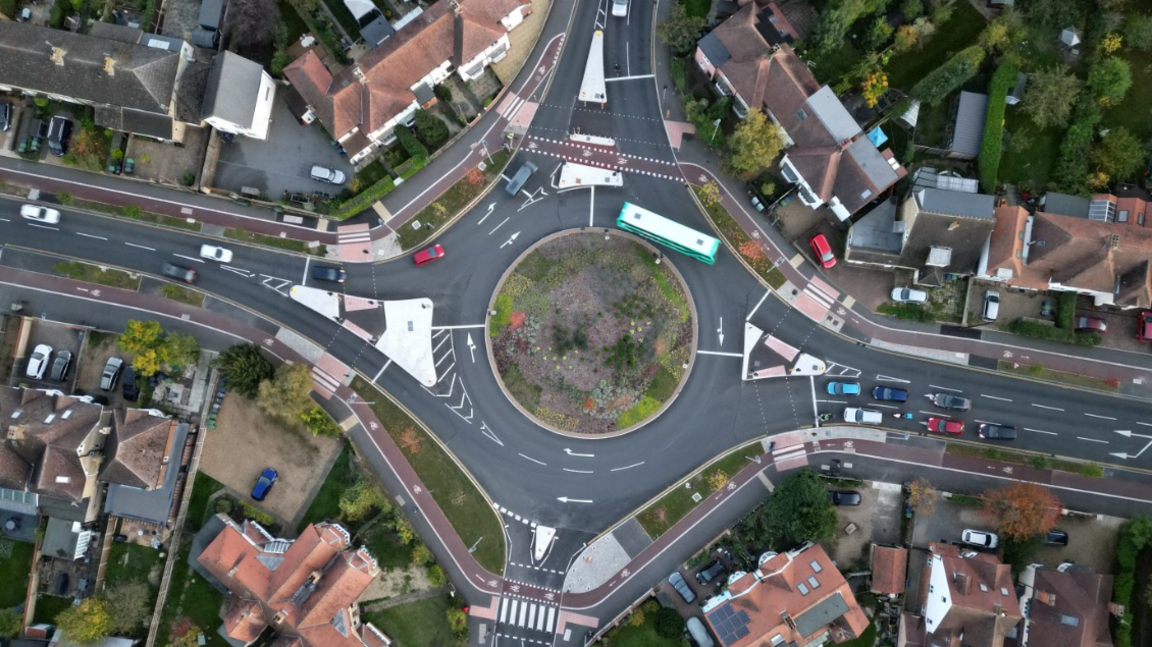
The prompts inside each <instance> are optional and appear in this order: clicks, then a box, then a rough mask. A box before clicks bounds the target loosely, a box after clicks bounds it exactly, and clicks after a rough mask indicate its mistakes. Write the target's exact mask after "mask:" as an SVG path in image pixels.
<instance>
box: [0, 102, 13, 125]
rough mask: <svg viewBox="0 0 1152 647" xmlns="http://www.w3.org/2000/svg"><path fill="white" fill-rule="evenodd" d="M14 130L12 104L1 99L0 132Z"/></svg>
mask: <svg viewBox="0 0 1152 647" xmlns="http://www.w3.org/2000/svg"><path fill="white" fill-rule="evenodd" d="M5 130H12V104H10V103H8V102H7V101H0V132H2V131H5Z"/></svg>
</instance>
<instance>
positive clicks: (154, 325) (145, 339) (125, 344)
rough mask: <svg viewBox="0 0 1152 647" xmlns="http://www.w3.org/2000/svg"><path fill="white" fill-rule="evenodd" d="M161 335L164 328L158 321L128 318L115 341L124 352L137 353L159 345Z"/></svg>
mask: <svg viewBox="0 0 1152 647" xmlns="http://www.w3.org/2000/svg"><path fill="white" fill-rule="evenodd" d="M163 336H164V328H163V327H161V326H160V322H159V321H137V320H135V319H129V320H128V324H127V325H126V326H124V332H123V333H121V334H120V337H118V338H117V339H116V343H117V344H119V346H120V350H122V351H124V352H125V353H139V352H142V351H145V350H148V349H149V348H155V347H156V346H159V345H160V341H161V339H162V338H163Z"/></svg>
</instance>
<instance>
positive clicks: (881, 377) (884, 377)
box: [876, 375, 912, 384]
mask: <svg viewBox="0 0 1152 647" xmlns="http://www.w3.org/2000/svg"><path fill="white" fill-rule="evenodd" d="M876 379H877V380H880V381H881V382H899V383H900V384H911V383H912V380H903V379H900V378H898V377H892V376H890V375H877V376H876Z"/></svg>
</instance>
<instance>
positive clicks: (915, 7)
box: [900, 0, 924, 22]
mask: <svg viewBox="0 0 1152 647" xmlns="http://www.w3.org/2000/svg"><path fill="white" fill-rule="evenodd" d="M900 13H901V14H903V15H904V22H912V21H913V20H916V19H917V18H919V17H920V16H922V15H924V0H903V2H901V3H900Z"/></svg>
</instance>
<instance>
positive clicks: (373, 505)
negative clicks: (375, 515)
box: [339, 473, 392, 523]
mask: <svg viewBox="0 0 1152 647" xmlns="http://www.w3.org/2000/svg"><path fill="white" fill-rule="evenodd" d="M339 506H340V520H341V521H347V522H350V523H351V522H356V521H360V520H362V519H367V518H368V515H369V514H371V513H372V511H373V510H380V511H382V512H388V511H390V510H391V509H392V506H390V505H389V504H388V498H387V497H385V496H384V491H383V490H381V489H380V486H378V485H376V482H375V481H373V480H372V478H371V477H370V476H368V475H367V474H363V473H359V474H358V475H357V477H356V481H355V482H354V483H353V484H352V486H351V487H349V488H347V489H346V490H344V491H343V492H341V493H340V502H339Z"/></svg>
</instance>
